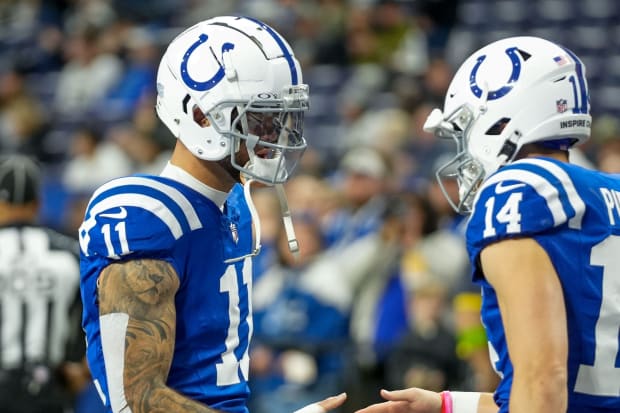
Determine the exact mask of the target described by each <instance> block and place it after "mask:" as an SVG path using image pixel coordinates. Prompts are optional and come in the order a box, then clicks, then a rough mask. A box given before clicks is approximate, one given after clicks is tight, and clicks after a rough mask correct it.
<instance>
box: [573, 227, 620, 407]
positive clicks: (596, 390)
mask: <svg viewBox="0 0 620 413" xmlns="http://www.w3.org/2000/svg"><path fill="white" fill-rule="evenodd" d="M618 251H620V236H617V235H612V236H610V237H608V238H606V239H605V240H604V241H603V242H601V243H600V244H597V245H595V246H594V247H593V248H592V254H591V257H590V264H592V265H597V266H602V267H603V292H602V296H603V298H602V300H601V309H600V312H599V317H598V320H597V321H596V328H595V330H594V337H595V346H596V349H595V352H594V364H593V365H592V366H589V365H586V364H581V365H580V366H579V372H578V373H577V382H576V383H575V391H576V392H579V393H586V394H591V395H595V396H614V397H620V368H618V367H615V362H616V358H617V357H618V350H619V348H618V333H619V332H620V271H619V269H620V255H618Z"/></svg>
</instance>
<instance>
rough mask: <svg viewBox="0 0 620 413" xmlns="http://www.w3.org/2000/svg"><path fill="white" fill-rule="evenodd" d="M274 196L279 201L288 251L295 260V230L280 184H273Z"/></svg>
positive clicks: (282, 187) (297, 253)
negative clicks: (275, 195)
mask: <svg viewBox="0 0 620 413" xmlns="http://www.w3.org/2000/svg"><path fill="white" fill-rule="evenodd" d="M274 186H275V188H276V194H277V195H278V200H279V201H280V212H282V222H283V223H284V230H285V231H286V238H287V239H288V249H289V251H291V253H292V254H293V257H294V258H295V259H297V257H298V256H299V242H297V237H296V236H295V228H293V218H292V217H291V211H290V209H289V207H288V200H287V199H286V193H284V186H283V185H282V184H275V185H274Z"/></svg>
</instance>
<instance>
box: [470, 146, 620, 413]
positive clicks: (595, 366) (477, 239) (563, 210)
mask: <svg viewBox="0 0 620 413" xmlns="http://www.w3.org/2000/svg"><path fill="white" fill-rule="evenodd" d="M512 237H531V238H533V239H535V240H536V241H537V242H538V243H539V244H540V245H541V246H542V247H543V248H544V249H545V251H546V252H547V254H548V255H549V257H550V259H551V262H552V263H553V265H554V267H555V270H556V272H557V274H558V277H559V279H560V283H561V285H562V290H563V293H564V301H565V306H566V317H567V323H568V324H567V327H568V340H569V342H568V349H569V356H568V398H569V399H568V404H569V407H568V412H569V413H582V412H589V413H595V412H608V413H609V412H611V411H614V412H619V411H620V355H619V343H620V175H610V174H604V173H601V172H597V171H591V170H587V169H584V168H581V167H579V166H576V165H571V164H567V163H563V162H558V161H556V160H553V159H549V158H528V159H523V160H520V161H517V162H514V163H512V164H510V165H508V166H505V167H502V168H501V169H500V170H499V171H497V172H496V173H495V174H493V175H491V176H490V177H489V178H488V179H487V180H486V181H485V182H484V184H483V186H482V187H481V188H480V190H479V194H478V196H477V199H476V201H475V203H474V210H473V212H472V215H471V217H470V220H469V223H468V227H467V247H468V250H469V254H470V259H471V261H472V263H473V277H474V281H477V282H480V283H481V285H482V294H483V304H482V311H481V316H482V322H483V324H484V325H485V328H486V331H487V335H488V340H489V348H490V352H491V359H492V362H493V364H494V367H495V369H496V371H497V372H498V373H499V374H500V376H501V382H500V384H499V386H498V388H497V390H496V392H495V400H496V402H497V404H498V405H499V406H500V412H502V413H505V412H508V399H509V395H510V387H511V385H512V377H513V367H512V364H511V361H510V358H509V356H508V349H507V345H506V337H505V334H504V327H503V325H502V320H501V316H500V311H499V307H498V302H497V296H496V294H495V291H494V290H493V288H492V287H491V285H490V284H489V283H488V282H486V281H485V279H484V276H483V273H482V269H481V267H480V261H479V255H480V251H481V250H482V249H483V248H484V247H486V246H487V245H489V244H491V243H493V242H495V241H497V240H500V239H506V238H512ZM514 276H515V277H518V276H519V274H518V273H515V274H514Z"/></svg>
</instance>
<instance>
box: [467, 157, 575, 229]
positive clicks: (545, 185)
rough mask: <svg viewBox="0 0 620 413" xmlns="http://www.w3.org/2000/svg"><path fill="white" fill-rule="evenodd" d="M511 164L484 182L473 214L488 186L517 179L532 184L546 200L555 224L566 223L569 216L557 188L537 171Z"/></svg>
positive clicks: (473, 213)
mask: <svg viewBox="0 0 620 413" xmlns="http://www.w3.org/2000/svg"><path fill="white" fill-rule="evenodd" d="M511 166H512V165H509V166H506V167H503V168H502V169H500V170H499V171H498V172H496V173H495V174H493V175H492V176H491V177H490V178H489V179H487V180H486V181H485V182H484V185H483V187H482V188H480V190H479V191H478V197H477V198H476V201H474V202H475V204H474V211H472V216H473V215H475V213H476V207H477V206H478V205H481V203H480V202H479V200H478V199H479V197H480V196H481V195H482V194H483V192H484V191H485V190H486V189H487V188H490V187H491V186H493V185H495V184H498V183H499V182H504V181H517V182H522V183H524V184H527V185H529V186H531V187H532V188H533V189H534V190H535V191H536V193H537V194H538V195H539V196H540V197H542V198H543V199H544V200H545V202H546V204H547V208H548V209H549V212H550V213H551V215H552V217H553V226H558V225H561V224H563V223H565V222H566V221H567V220H568V216H567V214H566V210H565V208H564V206H563V205H562V202H561V200H560V195H559V193H558V190H557V188H556V187H555V186H553V185H551V184H550V183H549V181H547V180H546V179H545V178H544V177H542V176H540V175H539V174H537V173H533V172H530V171H528V170H525V169H524V168H518V167H511Z"/></svg>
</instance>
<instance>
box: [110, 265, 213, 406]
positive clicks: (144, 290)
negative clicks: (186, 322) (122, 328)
mask: <svg viewBox="0 0 620 413" xmlns="http://www.w3.org/2000/svg"><path fill="white" fill-rule="evenodd" d="M178 286H179V281H178V277H177V275H176V273H175V270H174V268H173V267H172V266H171V265H170V264H169V263H167V262H165V261H158V260H134V261H129V262H126V263H120V264H112V265H110V266H108V267H107V268H106V269H105V270H104V271H103V272H102V273H101V275H100V278H99V291H98V292H99V306H100V313H101V314H108V313H116V312H122V313H127V314H129V323H128V326H127V333H126V335H125V370H124V386H125V397H126V399H127V401H128V403H129V404H130V406H131V409H132V412H133V413H141V412H152V413H157V412H162V413H163V412H170V411H173V412H214V411H215V410H212V409H210V408H208V407H207V406H205V405H203V404H200V403H198V402H195V401H192V400H190V399H188V398H186V397H184V396H182V395H181V394H179V393H177V392H175V391H173V390H172V389H170V388H168V387H166V384H165V383H166V378H167V377H168V372H169V370H170V364H171V362H172V356H173V352H174V340H175V324H176V310H175V306H174V296H175V293H176V291H177V289H178Z"/></svg>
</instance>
